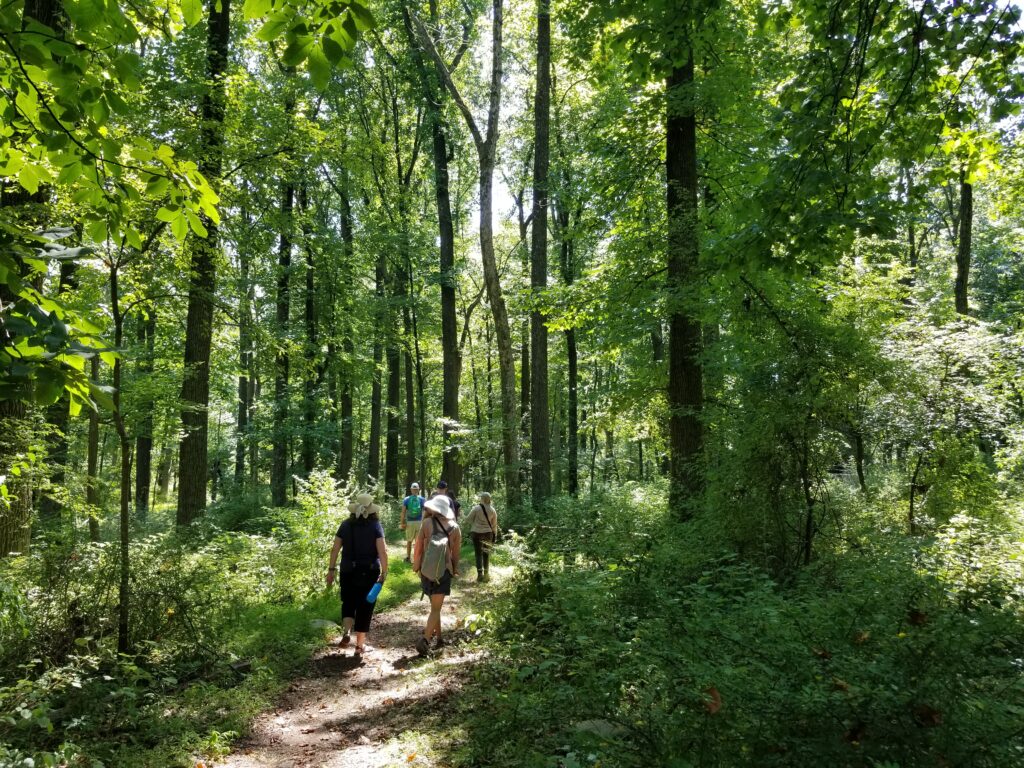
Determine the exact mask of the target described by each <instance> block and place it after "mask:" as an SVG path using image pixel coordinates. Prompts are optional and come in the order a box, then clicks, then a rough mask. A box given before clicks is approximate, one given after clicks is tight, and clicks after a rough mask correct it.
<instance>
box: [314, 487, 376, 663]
mask: <svg viewBox="0 0 1024 768" xmlns="http://www.w3.org/2000/svg"><path fill="white" fill-rule="evenodd" d="M348 511H349V516H348V518H346V519H345V520H344V521H342V523H341V525H340V526H338V533H337V534H336V535H335V537H334V546H333V547H331V561H330V565H329V566H328V568H327V586H328V587H329V586H331V584H333V583H334V575H335V573H338V574H339V576H338V582H339V587H340V591H341V623H342V627H343V630H344V635H343V636H342V638H341V645H342V647H346V646H347V645H348V644H349V643H350V642H351V636H352V630H353V629H354V630H355V633H356V655H360V654H362V653H363V651H365V650H366V633H367V632H369V631H370V619H371V618H373V609H374V607H375V606H376V603H375V602H374V603H371V602H368V601H367V599H366V596H367V595H368V594H369V592H370V590H371V589H373V585H374V584H375V583H378V582H379V583H381V584H383V583H384V579H385V578H387V575H388V550H387V546H386V545H385V542H384V527H383V526H382V525H381V524H380V518H379V517H378V516H377V514H378V513H379V512H380V507H378V506H377V505H376V504H374V503H373V496H371V495H370V494H368V493H361V494H359V495H358V496H356V498H355V501H353V502H352V503H351V504H349V505H348ZM339 552H340V553H341V563H340V565H339V563H338V553H339Z"/></svg>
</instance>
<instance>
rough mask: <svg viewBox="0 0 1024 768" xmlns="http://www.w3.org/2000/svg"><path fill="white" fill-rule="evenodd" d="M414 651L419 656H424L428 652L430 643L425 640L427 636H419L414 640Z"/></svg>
mask: <svg viewBox="0 0 1024 768" xmlns="http://www.w3.org/2000/svg"><path fill="white" fill-rule="evenodd" d="M416 653H418V654H419V655H420V656H426V655H427V654H428V653H430V643H429V642H428V641H427V638H425V637H421V638H420V639H419V640H417V641H416Z"/></svg>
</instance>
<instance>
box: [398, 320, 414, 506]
mask: <svg viewBox="0 0 1024 768" xmlns="http://www.w3.org/2000/svg"><path fill="white" fill-rule="evenodd" d="M402 312H403V323H404V327H405V338H406V349H405V481H406V483H411V482H412V481H413V479H415V477H416V385H415V382H414V381H413V378H414V371H413V362H412V352H411V351H410V347H409V346H408V340H409V339H410V338H411V336H412V312H411V311H410V308H409V305H408V304H406V305H405V307H403V309H402ZM396 495H397V494H396Z"/></svg>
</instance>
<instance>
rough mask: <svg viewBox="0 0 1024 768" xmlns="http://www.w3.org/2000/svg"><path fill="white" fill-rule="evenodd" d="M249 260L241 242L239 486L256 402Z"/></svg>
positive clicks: (236, 439)
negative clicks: (253, 377)
mask: <svg viewBox="0 0 1024 768" xmlns="http://www.w3.org/2000/svg"><path fill="white" fill-rule="evenodd" d="M242 220H243V221H244V222H245V223H246V225H247V226H248V224H249V223H250V220H249V214H248V212H246V211H243V212H242ZM249 260H250V259H249V251H248V248H246V247H245V246H239V248H238V263H239V270H240V275H239V283H240V284H239V291H238V293H239V301H238V365H239V368H240V369H241V373H240V374H239V376H238V433H237V435H236V436H235V484H236V485H238V486H239V487H241V486H242V485H243V484H244V483H245V452H246V447H247V444H248V441H249V431H250V426H249V415H250V412H251V410H252V405H253V404H252V367H253V357H254V355H253V349H252V345H253V337H252V305H253V301H254V299H255V288H254V285H253V283H252V280H251V278H250V276H249V267H250V264H249ZM249 461H250V462H251V461H254V457H252V456H250V457H249Z"/></svg>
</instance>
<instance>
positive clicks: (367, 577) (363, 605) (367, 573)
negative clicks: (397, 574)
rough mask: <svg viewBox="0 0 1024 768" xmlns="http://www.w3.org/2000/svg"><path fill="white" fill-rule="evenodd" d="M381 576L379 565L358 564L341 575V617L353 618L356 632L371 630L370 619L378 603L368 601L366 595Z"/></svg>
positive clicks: (343, 618)
mask: <svg viewBox="0 0 1024 768" xmlns="http://www.w3.org/2000/svg"><path fill="white" fill-rule="evenodd" d="M379 578H380V566H379V565H357V566H356V567H355V569H354V570H352V572H351V573H343V574H341V575H340V576H339V587H340V590H341V618H342V620H343V621H344V620H345V619H353V620H354V621H355V627H354V628H355V631H356V632H369V631H370V619H371V618H373V609H374V608H376V607H377V604H376V603H368V602H366V595H367V594H369V592H370V590H371V589H373V585H374V584H375V583H376V581H377V579H379Z"/></svg>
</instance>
